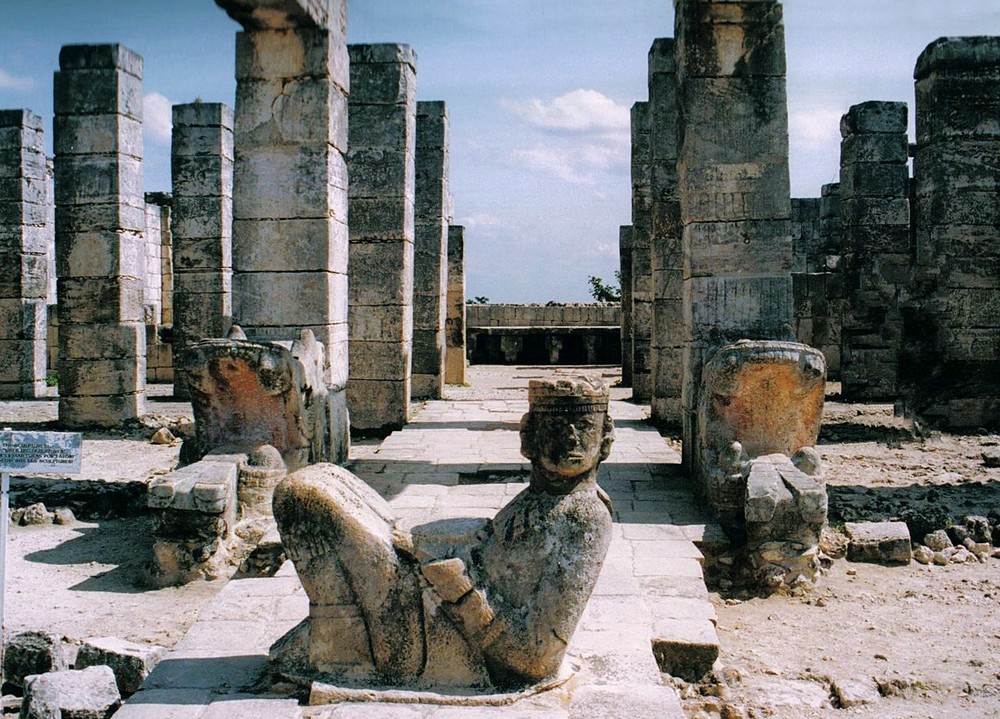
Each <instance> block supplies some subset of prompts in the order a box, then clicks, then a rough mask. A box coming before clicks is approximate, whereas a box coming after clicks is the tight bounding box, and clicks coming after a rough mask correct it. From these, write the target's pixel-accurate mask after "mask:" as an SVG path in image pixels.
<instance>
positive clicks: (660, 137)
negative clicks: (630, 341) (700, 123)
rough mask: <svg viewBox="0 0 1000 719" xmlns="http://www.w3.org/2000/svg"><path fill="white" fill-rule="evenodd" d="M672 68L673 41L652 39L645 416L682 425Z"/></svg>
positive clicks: (674, 68) (675, 119)
mask: <svg viewBox="0 0 1000 719" xmlns="http://www.w3.org/2000/svg"><path fill="white" fill-rule="evenodd" d="M677 110H678V106H677V65H676V63H675V61H674V40H673V38H659V39H657V40H654V41H653V46H652V47H651V48H650V50H649V123H650V127H649V146H650V192H651V197H652V215H651V217H652V220H651V223H650V224H651V230H652V237H651V240H650V264H651V267H652V272H653V329H652V333H651V350H650V364H651V372H652V377H653V380H652V391H653V395H652V399H651V400H650V415H651V417H652V419H654V420H656V421H659V422H669V423H671V424H677V425H680V423H681V416H682V410H681V385H682V382H681V369H682V366H683V363H684V351H683V348H684V343H683V342H682V339H681V338H682V337H683V335H684V322H683V312H682V311H681V306H682V296H683V287H684V282H683V274H684V263H683V252H682V251H681V234H682V233H681V207H680V200H679V199H678V196H677V123H678V117H677Z"/></svg>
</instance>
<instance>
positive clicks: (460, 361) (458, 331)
mask: <svg viewBox="0 0 1000 719" xmlns="http://www.w3.org/2000/svg"><path fill="white" fill-rule="evenodd" d="M447 297H448V316H447V317H446V318H445V358H444V381H445V383H446V384H459V385H461V384H465V364H466V361H465V228H464V227H462V226H461V225H450V226H449V227H448V292H447Z"/></svg>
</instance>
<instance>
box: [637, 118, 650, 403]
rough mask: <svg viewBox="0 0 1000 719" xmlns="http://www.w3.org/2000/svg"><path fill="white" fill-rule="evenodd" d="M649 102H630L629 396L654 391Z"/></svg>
mask: <svg viewBox="0 0 1000 719" xmlns="http://www.w3.org/2000/svg"><path fill="white" fill-rule="evenodd" d="M650 157H651V154H650V148H649V103H648V102H637V103H635V104H634V105H632V399H634V400H635V401H636V402H649V401H650V399H651V398H652V395H653V372H652V366H651V359H650V353H651V351H652V348H651V338H652V333H653V267H652V257H651V254H652V253H651V249H650V243H651V242H652V218H651V213H652V205H653V198H652V194H651V188H650V167H649V163H650Z"/></svg>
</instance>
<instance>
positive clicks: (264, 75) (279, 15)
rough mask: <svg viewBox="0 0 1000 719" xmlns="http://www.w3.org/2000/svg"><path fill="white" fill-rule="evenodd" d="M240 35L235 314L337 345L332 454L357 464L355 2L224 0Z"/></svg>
mask: <svg viewBox="0 0 1000 719" xmlns="http://www.w3.org/2000/svg"><path fill="white" fill-rule="evenodd" d="M217 4H218V5H219V6H220V7H222V8H223V9H224V10H225V11H226V12H227V13H228V14H229V15H230V16H231V17H232V18H233V19H234V20H236V21H237V22H239V23H240V24H241V25H242V26H243V32H241V33H238V34H237V37H236V108H235V116H234V144H235V166H234V176H233V319H234V321H236V322H238V323H239V324H240V325H241V326H242V327H243V329H244V330H245V331H246V333H247V336H248V337H249V338H250V339H252V340H254V341H258V342H264V341H272V340H276V341H289V340H293V339H295V338H297V337H298V336H299V333H300V332H301V330H303V329H309V330H311V331H312V333H313V334H314V335H315V337H316V339H317V340H318V341H319V342H321V343H322V344H323V346H324V348H325V356H326V361H327V365H326V367H325V368H324V375H325V383H326V385H327V388H328V390H327V396H328V408H329V411H330V426H331V427H332V428H333V430H332V436H333V438H334V446H333V448H332V454H331V457H332V458H333V459H335V460H336V461H343V460H344V459H346V457H347V442H348V440H347V438H348V418H347V398H346V388H347V378H348V330H347V318H348V291H347V263H348V260H347V254H348V252H347V248H348V230H347V204H348V197H347V196H348V182H347V163H346V161H345V158H344V154H345V153H346V152H347V116H348V105H347V88H348V86H349V61H348V55H347V45H346V42H345V38H346V34H347V1H346V0H324V1H323V2H316V1H315V0H288V1H287V2H281V3H280V4H278V5H276V4H275V3H273V2H270V1H269V0H218V2H217Z"/></svg>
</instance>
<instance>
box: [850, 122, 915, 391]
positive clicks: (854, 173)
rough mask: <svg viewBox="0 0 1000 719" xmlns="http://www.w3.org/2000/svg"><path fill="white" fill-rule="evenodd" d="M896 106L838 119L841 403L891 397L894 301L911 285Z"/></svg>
mask: <svg viewBox="0 0 1000 719" xmlns="http://www.w3.org/2000/svg"><path fill="white" fill-rule="evenodd" d="M906 125H907V110H906V104H905V103H902V102H864V103H861V104H859V105H854V106H853V107H852V108H851V109H850V110H849V111H848V112H847V114H846V115H844V117H843V118H842V119H841V121H840V132H841V134H842V135H843V138H844V139H843V142H842V143H841V150H840V206H841V218H842V222H843V232H844V243H843V258H844V272H845V273H846V279H847V287H846V288H845V290H846V296H847V307H846V308H845V309H847V313H846V314H845V316H844V327H843V342H842V345H843V354H842V356H841V386H842V392H843V395H844V398H845V399H850V400H891V399H894V398H895V397H896V396H897V395H898V374H899V372H898V361H899V352H900V349H901V347H902V341H903V318H902V314H901V312H900V302H901V301H905V300H906V298H907V293H908V289H909V286H910V200H909V195H910V178H909V169H908V167H907V160H908V153H907V147H908V145H907V137H906Z"/></svg>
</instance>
